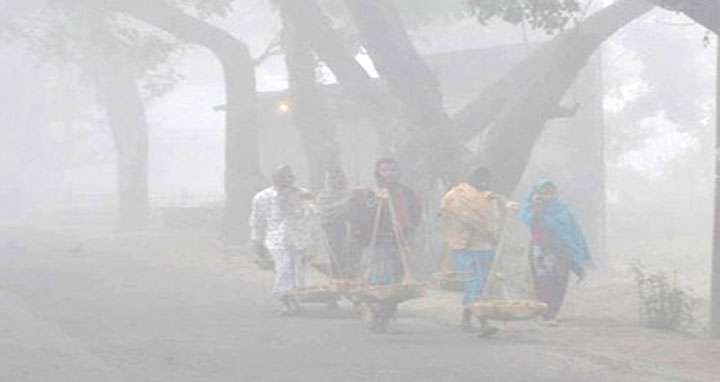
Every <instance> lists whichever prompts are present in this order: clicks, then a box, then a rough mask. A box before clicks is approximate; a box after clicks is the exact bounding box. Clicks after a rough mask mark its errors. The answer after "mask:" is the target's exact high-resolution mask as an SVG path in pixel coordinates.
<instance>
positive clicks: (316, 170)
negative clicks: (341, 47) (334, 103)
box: [281, 9, 340, 191]
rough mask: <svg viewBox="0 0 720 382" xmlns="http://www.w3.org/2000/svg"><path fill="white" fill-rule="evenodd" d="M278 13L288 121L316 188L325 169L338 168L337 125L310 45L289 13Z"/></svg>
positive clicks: (283, 11)
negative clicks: (298, 138)
mask: <svg viewBox="0 0 720 382" xmlns="http://www.w3.org/2000/svg"><path fill="white" fill-rule="evenodd" d="M281 13H282V18H283V27H284V34H283V35H284V38H283V41H284V45H285V64H286V66H287V71H288V81H289V90H290V100H291V108H290V110H291V113H292V120H293V123H294V124H295V126H296V127H297V128H298V129H299V130H300V136H301V139H302V141H303V144H304V148H305V154H306V157H307V159H308V170H309V174H310V186H311V189H312V190H313V191H319V190H321V189H322V188H323V184H324V180H325V172H326V171H327V170H328V169H330V168H335V167H337V168H339V167H340V149H339V147H338V143H337V141H336V134H337V128H336V125H335V124H334V122H333V121H331V120H330V118H329V115H328V113H327V110H326V109H325V104H324V102H323V97H322V94H321V92H320V89H319V87H318V84H317V79H316V69H317V61H316V60H315V55H314V54H313V50H312V48H311V45H310V44H309V43H308V40H307V39H305V38H304V36H302V35H301V34H300V33H299V31H298V23H297V21H296V20H295V19H294V18H293V17H291V15H290V12H288V10H287V9H283V10H282V12H281Z"/></svg>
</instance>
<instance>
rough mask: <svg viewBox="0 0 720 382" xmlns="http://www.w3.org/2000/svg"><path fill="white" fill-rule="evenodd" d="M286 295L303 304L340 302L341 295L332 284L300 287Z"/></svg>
mask: <svg viewBox="0 0 720 382" xmlns="http://www.w3.org/2000/svg"><path fill="white" fill-rule="evenodd" d="M285 295H286V296H288V297H292V298H294V299H296V300H297V301H298V302H303V303H321V304H329V303H334V302H338V301H339V300H340V293H338V289H337V287H335V286H334V285H332V284H329V285H310V286H304V287H298V288H294V289H291V290H290V291H288V292H287V293H286V294H285Z"/></svg>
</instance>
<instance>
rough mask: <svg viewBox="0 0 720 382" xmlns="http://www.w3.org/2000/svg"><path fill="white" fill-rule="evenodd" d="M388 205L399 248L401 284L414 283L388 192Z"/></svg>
mask: <svg viewBox="0 0 720 382" xmlns="http://www.w3.org/2000/svg"><path fill="white" fill-rule="evenodd" d="M388 206H389V208H390V220H392V226H393V232H394V233H395V241H397V245H398V249H399V250H400V259H401V260H402V264H403V268H405V272H403V275H404V276H403V284H411V283H415V282H416V279H415V276H413V275H412V271H411V270H410V261H409V260H408V258H407V247H406V246H405V237H404V236H403V234H402V232H401V231H400V227H398V223H397V214H396V213H395V205H394V203H393V199H392V195H390V194H388Z"/></svg>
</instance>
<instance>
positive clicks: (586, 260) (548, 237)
mask: <svg viewBox="0 0 720 382" xmlns="http://www.w3.org/2000/svg"><path fill="white" fill-rule="evenodd" d="M521 217H522V219H523V221H524V222H525V224H526V225H527V226H528V227H529V228H530V233H531V239H530V258H531V260H532V262H531V263H532V267H533V269H532V270H533V276H534V282H535V293H536V294H537V298H538V300H540V301H543V302H545V303H547V304H548V310H547V312H545V314H544V315H543V319H545V320H546V322H547V323H548V324H550V325H556V324H557V321H556V317H557V314H558V312H559V311H560V307H561V306H562V303H563V299H564V298H565V291H566V290H567V286H568V280H569V278H570V272H571V271H572V272H573V273H574V274H575V275H576V276H577V277H578V280H579V281H580V280H582V279H583V278H584V277H585V269H584V268H585V267H587V266H590V265H591V264H592V259H591V256H590V250H589V249H588V246H587V242H586V241H585V236H584V235H583V233H582V230H581V229H580V225H579V224H578V222H577V220H576V219H575V215H574V214H573V213H572V211H571V210H570V207H568V206H567V204H565V203H563V202H561V201H560V200H558V197H557V188H556V187H555V184H553V183H552V181H550V180H548V179H543V180H541V181H539V182H537V183H536V184H535V186H534V187H533V188H532V190H530V193H529V194H528V196H527V198H526V200H525V204H524V205H523V208H522V211H521Z"/></svg>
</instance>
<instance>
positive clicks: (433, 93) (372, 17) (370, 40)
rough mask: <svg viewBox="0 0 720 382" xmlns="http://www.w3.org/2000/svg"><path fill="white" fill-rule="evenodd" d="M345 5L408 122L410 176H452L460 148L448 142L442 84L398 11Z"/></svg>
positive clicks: (365, 3) (376, 3)
mask: <svg viewBox="0 0 720 382" xmlns="http://www.w3.org/2000/svg"><path fill="white" fill-rule="evenodd" d="M346 4H347V5H348V9H349V10H350V14H351V15H352V17H353V19H354V21H355V23H356V25H357V28H358V30H359V33H360V38H361V42H362V44H363V46H364V47H365V49H366V50H367V51H368V53H369V55H370V57H371V58H372V60H373V62H374V64H375V67H376V69H377V71H378V73H379V74H380V75H381V77H382V78H384V79H385V81H386V82H387V83H388V85H389V87H390V90H391V91H392V93H393V94H394V95H395V96H396V97H397V98H398V99H399V100H400V102H401V104H402V106H403V111H404V114H405V116H406V117H407V119H408V120H409V123H410V126H409V128H408V129H407V131H406V132H405V134H404V136H405V139H404V140H403V141H402V142H400V146H401V148H400V150H399V151H400V153H399V154H400V156H401V159H402V160H403V162H405V164H406V165H410V166H411V170H414V171H413V172H414V173H415V174H414V175H413V176H414V177H426V176H431V177H435V178H441V177H446V176H448V175H450V174H453V172H454V171H455V169H456V168H457V166H456V161H455V157H456V155H455V154H456V153H457V152H458V149H457V147H456V146H454V145H452V143H451V142H449V141H448V140H447V139H446V133H447V132H449V129H450V127H451V125H452V121H451V119H450V117H449V116H448V114H447V112H446V110H445V108H444V105H443V95H442V92H441V90H440V85H439V83H438V80H437V78H436V76H435V74H434V73H433V72H432V70H431V69H430V67H429V66H428V65H427V64H426V63H425V61H424V60H423V59H422V57H421V56H420V54H419V53H418V51H417V50H416V49H415V46H414V45H413V43H412V41H411V40H410V37H409V36H408V34H407V32H406V30H405V27H404V25H403V22H402V19H401V18H400V16H399V14H398V11H397V9H396V8H395V6H394V5H393V4H392V2H390V1H388V0H346ZM412 165H415V166H412ZM413 167H414V168H413Z"/></svg>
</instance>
